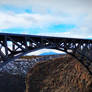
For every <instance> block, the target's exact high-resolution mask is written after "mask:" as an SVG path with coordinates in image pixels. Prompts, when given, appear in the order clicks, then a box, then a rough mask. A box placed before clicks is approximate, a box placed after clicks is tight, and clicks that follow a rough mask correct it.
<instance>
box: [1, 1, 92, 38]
mask: <svg viewBox="0 0 92 92" xmlns="http://www.w3.org/2000/svg"><path fill="white" fill-rule="evenodd" d="M91 23H92V0H0V32H5V33H18V34H31V35H32V34H34V35H50V36H60V37H74V38H92V35H91V33H92V26H91Z"/></svg>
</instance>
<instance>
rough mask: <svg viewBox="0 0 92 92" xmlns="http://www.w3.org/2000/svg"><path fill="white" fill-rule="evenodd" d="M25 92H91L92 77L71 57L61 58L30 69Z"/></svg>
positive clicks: (41, 63)
mask: <svg viewBox="0 0 92 92" xmlns="http://www.w3.org/2000/svg"><path fill="white" fill-rule="evenodd" d="M26 92H92V75H90V74H89V72H88V71H87V69H86V68H85V67H84V66H83V65H82V64H81V63H80V62H79V61H77V60H76V59H74V58H73V57H71V56H69V55H67V56H63V57H60V58H56V59H52V60H48V61H46V62H40V63H38V64H36V65H35V66H34V67H33V68H32V69H30V72H29V73H28V74H27V78H26Z"/></svg>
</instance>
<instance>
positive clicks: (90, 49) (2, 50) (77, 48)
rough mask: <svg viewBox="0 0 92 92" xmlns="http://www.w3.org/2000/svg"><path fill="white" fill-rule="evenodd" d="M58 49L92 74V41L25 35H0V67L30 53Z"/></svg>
mask: <svg viewBox="0 0 92 92" xmlns="http://www.w3.org/2000/svg"><path fill="white" fill-rule="evenodd" d="M43 48H47V49H56V50H60V51H63V52H66V53H68V54H70V55H72V56H73V57H75V58H76V59H78V60H79V61H80V62H81V63H82V64H83V65H84V66H85V67H86V68H87V69H88V71H89V72H90V73H91V74H92V69H90V67H89V66H90V65H92V40H90V39H78V38H64V37H51V36H38V35H25V34H9V33H0V60H1V64H0V67H2V66H4V65H6V64H7V63H8V62H10V61H12V60H14V59H17V58H19V57H20V56H23V55H25V54H27V53H29V52H32V51H36V50H39V49H43Z"/></svg>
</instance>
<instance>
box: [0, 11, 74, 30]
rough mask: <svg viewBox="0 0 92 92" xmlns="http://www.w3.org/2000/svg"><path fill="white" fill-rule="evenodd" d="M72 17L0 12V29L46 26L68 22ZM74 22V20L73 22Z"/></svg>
mask: <svg viewBox="0 0 92 92" xmlns="http://www.w3.org/2000/svg"><path fill="white" fill-rule="evenodd" d="M70 20H71V17H69V18H68V17H60V16H53V15H50V14H28V13H22V14H16V13H10V12H0V29H6V28H16V27H22V28H37V27H38V28H44V27H48V26H50V25H52V24H54V25H55V24H62V23H63V24H68V23H70V22H69V21H70ZM71 23H73V22H71Z"/></svg>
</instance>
